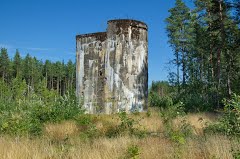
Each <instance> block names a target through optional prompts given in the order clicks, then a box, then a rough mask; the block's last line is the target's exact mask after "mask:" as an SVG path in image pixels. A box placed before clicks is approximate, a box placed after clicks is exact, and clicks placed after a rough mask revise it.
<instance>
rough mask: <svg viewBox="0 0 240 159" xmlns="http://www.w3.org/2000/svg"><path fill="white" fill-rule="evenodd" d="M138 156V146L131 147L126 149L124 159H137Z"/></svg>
mask: <svg viewBox="0 0 240 159" xmlns="http://www.w3.org/2000/svg"><path fill="white" fill-rule="evenodd" d="M139 155H140V149H139V147H138V145H131V146H129V147H128V149H127V154H126V157H125V158H126V159H137V158H139Z"/></svg>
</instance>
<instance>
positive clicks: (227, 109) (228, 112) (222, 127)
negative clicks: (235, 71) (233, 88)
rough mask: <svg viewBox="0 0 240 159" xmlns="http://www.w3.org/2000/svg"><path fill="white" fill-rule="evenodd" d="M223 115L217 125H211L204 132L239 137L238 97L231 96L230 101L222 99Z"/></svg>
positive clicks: (239, 109)
mask: <svg viewBox="0 0 240 159" xmlns="http://www.w3.org/2000/svg"><path fill="white" fill-rule="evenodd" d="M223 103H224V115H223V117H222V118H220V120H219V122H218V123H215V124H211V125H209V126H208V127H207V128H206V130H205V131H206V132H214V133H223V134H225V135H230V136H232V135H233V136H240V96H239V95H236V94H233V95H232V99H229V100H227V99H224V100H223Z"/></svg>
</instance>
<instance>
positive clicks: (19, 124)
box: [0, 94, 83, 135]
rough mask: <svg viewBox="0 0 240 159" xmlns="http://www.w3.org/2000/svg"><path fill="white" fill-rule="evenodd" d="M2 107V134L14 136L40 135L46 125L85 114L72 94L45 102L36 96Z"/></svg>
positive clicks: (0, 122) (0, 128) (0, 117)
mask: <svg viewBox="0 0 240 159" xmlns="http://www.w3.org/2000/svg"><path fill="white" fill-rule="evenodd" d="M8 104H9V105H1V107H0V133H4V134H14V135H26V134H30V135H39V134H41V132H42V127H43V124H44V123H47V122H60V121H63V120H69V119H75V117H76V116H79V115H81V114H83V111H82V109H81V108H80V106H79V105H78V104H77V102H76V100H75V99H74V98H73V96H71V95H70V94H67V95H65V96H63V97H57V98H55V101H54V102H44V101H42V100H40V99H39V98H38V96H36V95H32V96H31V100H26V101H25V100H24V101H20V102H19V103H16V102H14V101H11V102H9V103H8Z"/></svg>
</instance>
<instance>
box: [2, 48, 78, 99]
mask: <svg viewBox="0 0 240 159" xmlns="http://www.w3.org/2000/svg"><path fill="white" fill-rule="evenodd" d="M75 81H76V78H75V63H74V62H72V61H71V60H69V61H68V62H67V63H64V62H60V61H56V62H51V61H49V60H46V61H41V60H38V59H37V58H36V57H31V56H30V55H29V54H27V55H26V56H25V57H24V58H23V57H21V56H20V53H19V51H18V50H16V53H15V55H14V57H13V58H12V59H10V58H9V56H8V52H7V49H5V48H1V52H0V98H1V99H2V100H3V99H6V100H10V99H14V100H15V99H23V98H27V97H29V96H32V95H34V94H35V95H39V96H41V94H43V93H44V92H45V93H46V92H47V93H50V92H51V91H52V93H53V92H54V94H56V95H64V94H65V93H66V92H70V91H74V90H75Z"/></svg>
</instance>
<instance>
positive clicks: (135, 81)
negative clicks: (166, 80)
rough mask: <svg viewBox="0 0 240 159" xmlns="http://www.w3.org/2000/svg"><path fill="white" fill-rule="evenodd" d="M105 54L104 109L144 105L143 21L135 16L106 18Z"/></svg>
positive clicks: (145, 47)
mask: <svg viewBox="0 0 240 159" xmlns="http://www.w3.org/2000/svg"><path fill="white" fill-rule="evenodd" d="M106 44H107V46H106V55H105V79H106V85H105V91H104V92H105V99H106V102H105V112H106V113H113V112H119V111H122V110H123V111H126V112H129V111H142V110H143V109H147V95H148V38H147V25H146V24H145V23H143V22H140V21H136V20H128V19H121V20H110V21H108V28H107V43H106Z"/></svg>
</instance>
